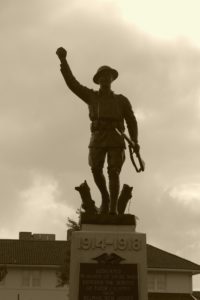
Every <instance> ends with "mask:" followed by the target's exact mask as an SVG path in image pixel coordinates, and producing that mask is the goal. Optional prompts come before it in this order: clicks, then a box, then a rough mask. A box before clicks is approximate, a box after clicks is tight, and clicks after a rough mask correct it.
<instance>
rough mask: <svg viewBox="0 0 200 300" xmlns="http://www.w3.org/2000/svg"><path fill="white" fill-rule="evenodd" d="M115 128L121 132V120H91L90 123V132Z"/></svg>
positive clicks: (122, 129) (122, 128) (122, 127)
mask: <svg viewBox="0 0 200 300" xmlns="http://www.w3.org/2000/svg"><path fill="white" fill-rule="evenodd" d="M115 128H117V129H119V130H120V131H122V132H123V131H124V129H125V128H124V123H123V121H117V120H95V121H92V122H91V125H90V129H91V132H95V131H108V130H114V129H115Z"/></svg>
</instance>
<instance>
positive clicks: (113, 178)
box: [108, 169, 120, 215]
mask: <svg viewBox="0 0 200 300" xmlns="http://www.w3.org/2000/svg"><path fill="white" fill-rule="evenodd" d="M108 175H109V189H110V209H109V214H110V215H116V214H117V201H118V197H119V187H120V183H119V172H118V171H117V170H116V169H110V170H109V171H108Z"/></svg>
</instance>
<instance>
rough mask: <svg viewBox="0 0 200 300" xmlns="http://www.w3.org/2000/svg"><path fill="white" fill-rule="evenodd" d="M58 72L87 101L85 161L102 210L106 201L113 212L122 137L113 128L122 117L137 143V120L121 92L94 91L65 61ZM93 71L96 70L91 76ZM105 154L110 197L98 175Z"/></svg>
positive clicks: (121, 125)
mask: <svg viewBox="0 0 200 300" xmlns="http://www.w3.org/2000/svg"><path fill="white" fill-rule="evenodd" d="M112 70H113V69H112ZM61 72H62V75H63V77H64V79H65V82H66V84H67V86H68V87H69V88H70V89H71V91H72V92H73V93H75V94H76V95H77V96H78V97H79V98H80V99H82V100H83V101H84V102H85V103H86V104H87V105H88V109H89V118H90V120H91V138H90V143H89V165H90V167H91V169H92V172H93V175H94V179H95V182H96V184H97V186H98V187H99V189H100V191H101V194H102V204H103V212H106V211H107V206H108V202H109V201H110V202H111V203H110V205H111V207H110V212H111V213H112V212H113V213H114V211H115V210H116V201H117V198H118V195H119V174H120V171H121V168H122V165H123V163H124V160H125V152H124V149H125V142H124V139H123V137H122V136H121V135H120V134H118V133H117V132H116V131H115V128H118V129H119V130H120V131H122V132H123V131H124V130H125V126H124V121H125V122H126V124H127V127H128V131H129V135H130V137H131V139H132V140H133V141H134V142H135V143H137V136H138V128H137V121H136V118H135V115H134V113H133V110H132V107H131V104H130V102H129V100H128V99H127V98H126V97H124V96H123V95H116V94H115V93H114V92H112V91H109V92H108V93H102V92H101V90H99V91H95V90H93V89H89V88H87V87H85V86H83V85H81V84H80V83H79V82H78V81H77V80H76V78H75V77H74V76H73V74H72V72H71V69H70V67H69V65H68V63H67V61H63V62H62V63H61ZM97 75H98V71H97V73H96V75H95V76H97ZM95 76H94V78H93V80H94V82H96V80H95V79H96V77H95ZM96 83H97V82H96ZM106 155H107V162H108V175H109V187H110V200H109V195H108V193H107V192H106V190H105V189H106V184H105V182H104V181H105V180H104V178H103V177H102V176H103V172H102V170H103V165H104V162H105V158H106ZM102 180H103V181H102ZM103 182H104V183H103ZM103 185H104V187H103Z"/></svg>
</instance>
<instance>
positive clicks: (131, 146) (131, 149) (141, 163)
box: [115, 128, 145, 173]
mask: <svg viewBox="0 0 200 300" xmlns="http://www.w3.org/2000/svg"><path fill="white" fill-rule="evenodd" d="M115 131H116V132H117V133H118V134H120V135H121V136H122V137H123V138H124V139H125V140H126V141H127V143H128V148H129V153H130V158H131V162H132V164H133V166H134V167H135V170H136V172H137V173H139V172H141V171H142V172H144V169H145V163H144V161H143V160H142V158H141V156H140V151H139V149H136V147H135V143H134V142H133V141H132V140H131V139H130V138H129V137H128V136H127V135H126V134H125V133H124V132H122V131H120V130H119V129H118V128H115ZM134 153H135V155H136V157H137V159H138V162H139V167H138V166H137V164H136V162H135V159H134Z"/></svg>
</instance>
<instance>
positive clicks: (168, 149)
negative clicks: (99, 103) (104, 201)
mask: <svg viewBox="0 0 200 300" xmlns="http://www.w3.org/2000/svg"><path fill="white" fill-rule="evenodd" d="M199 11H200V3H199V1H198V0H196V1H195V0H180V1H178V0H167V1H166V0H157V1H156V0H151V1H149V0H146V1H145V0H138V1H137V0H84V1H83V0H56V1H53V0H34V1H33V0H32V1H31V0H18V1H15V0H1V1H0V27H1V35H0V45H1V47H0V49H1V52H0V53H1V55H0V65H1V68H0V74H1V81H0V107H1V109H0V183H1V185H0V199H1V201H0V238H18V232H19V231H32V232H34V233H56V236H57V239H65V238H66V225H65V223H66V221H67V217H68V216H70V217H74V216H75V218H76V210H77V208H79V207H80V198H79V195H78V193H77V192H76V191H75V190H74V187H75V186H76V185H79V184H80V183H81V182H83V181H84V180H85V179H86V180H87V181H88V183H89V185H90V187H91V193H92V196H93V198H94V199H95V200H96V203H97V205H99V204H100V195H99V192H98V190H97V188H96V186H95V185H94V183H93V179H92V176H91V173H90V169H89V167H88V163H87V159H88V158H87V157H88V143H89V136H90V133H89V119H88V110H87V106H86V105H85V104H84V103H83V102H82V101H81V100H79V99H78V98H77V97H76V96H74V95H73V94H72V93H71V92H70V91H69V90H68V88H67V87H66V85H65V83H64V80H63V78H62V76H61V74H60V70H59V61H58V58H57V56H56V55H55V51H56V49H57V48H58V47H59V46H63V47H65V48H66V49H67V51H68V61H69V64H70V65H71V68H72V70H73V73H74V74H75V76H76V78H77V79H78V80H79V81H80V82H81V83H82V84H84V85H86V86H88V87H91V88H93V89H98V86H95V84H94V83H93V82H92V77H93V75H94V73H95V72H96V70H97V68H98V67H99V66H101V65H106V64H108V65H110V66H111V67H114V68H116V69H117V70H118V72H119V78H118V79H117V80H116V81H115V82H114V84H113V87H112V88H113V90H114V91H115V92H116V93H121V94H124V95H125V96H126V97H127V98H129V100H130V101H131V103H132V106H133V109H134V111H135V114H136V117H137V120H138V125H139V143H140V145H141V155H142V156H143V158H144V160H145V162H146V171H145V172H144V173H142V174H136V172H135V171H134V169H133V167H132V165H131V163H130V159H129V157H128V153H127V158H126V163H125V165H124V168H123V171H122V174H121V183H122V184H123V183H127V184H129V185H132V186H134V192H133V194H134V196H133V199H132V201H131V204H130V207H129V212H130V213H133V214H135V215H136V216H138V217H139V221H138V226H137V230H138V231H140V232H146V233H147V241H148V243H150V244H152V245H154V246H157V247H160V248H161V249H164V250H167V251H169V252H172V253H174V254H177V255H180V256H181V257H185V258H187V259H189V260H192V261H194V262H196V263H199V264H200V172H199V169H200V155H199V154H200V134H199V129H200V85H199V79H200V29H199V28H200V19H199ZM195 288H199V289H200V280H199V279H198V280H196V281H195Z"/></svg>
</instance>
